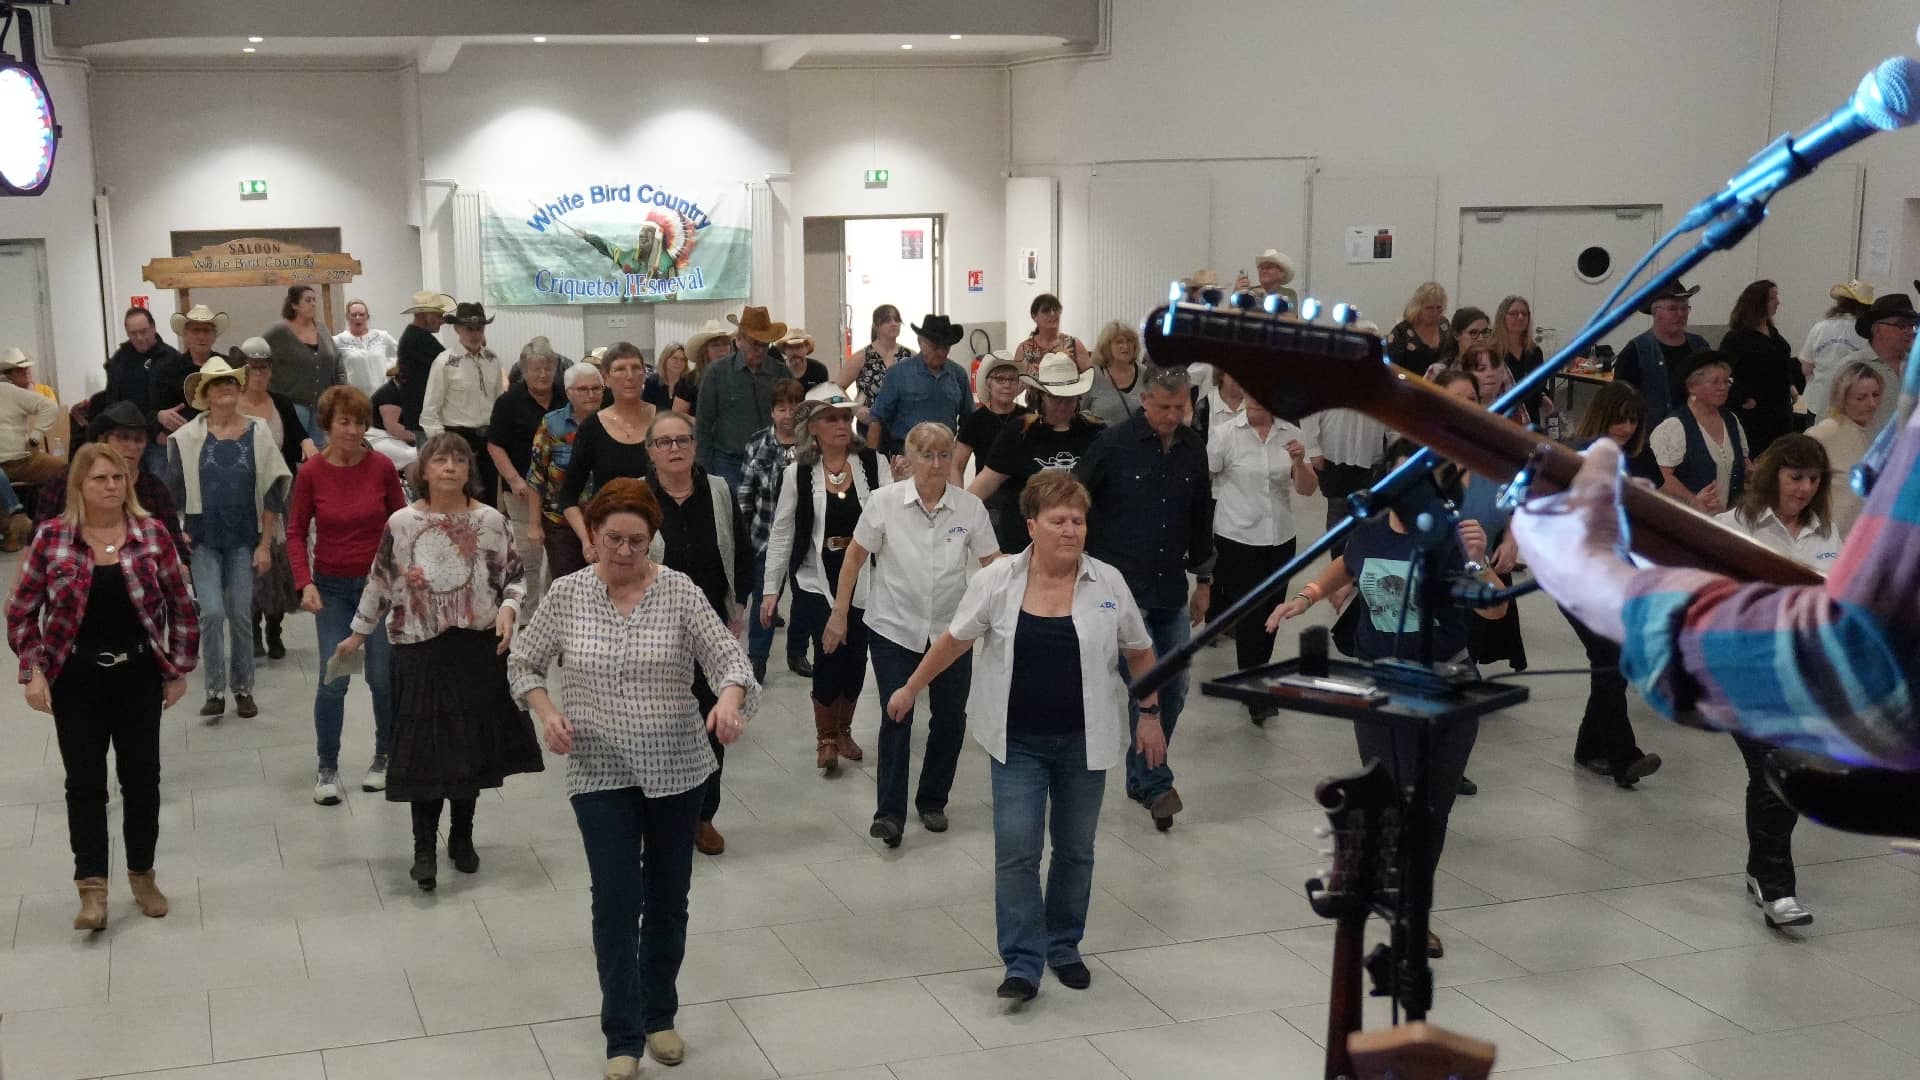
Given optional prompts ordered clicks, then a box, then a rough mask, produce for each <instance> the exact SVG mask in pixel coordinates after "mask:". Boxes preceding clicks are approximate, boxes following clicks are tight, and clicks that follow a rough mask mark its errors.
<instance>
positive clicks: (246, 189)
mask: <svg viewBox="0 0 1920 1080" xmlns="http://www.w3.org/2000/svg"><path fill="white" fill-rule="evenodd" d="M240 197H241V198H243V199H264V198H266V197H267V182H266V181H265V180H242V181H240Z"/></svg>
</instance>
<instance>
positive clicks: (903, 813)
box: [867, 634, 973, 822]
mask: <svg viewBox="0 0 1920 1080" xmlns="http://www.w3.org/2000/svg"><path fill="white" fill-rule="evenodd" d="M867 653H868V655H869V656H871V657H872V658H873V685H874V688H875V689H877V690H879V691H880V700H881V701H883V702H884V701H886V700H887V699H888V698H891V697H892V696H893V692H894V691H895V690H898V689H900V688H901V687H903V686H905V685H907V680H908V679H910V678H912V677H913V669H914V668H916V667H919V666H920V658H921V657H922V656H924V655H925V654H924V653H918V652H915V651H913V650H912V649H908V648H904V647H902V646H900V645H896V644H894V643H893V642H891V641H889V640H887V638H886V637H885V636H883V635H880V634H869V635H867ZM972 688H973V654H972V653H963V654H962V655H961V657H960V659H958V660H955V661H954V662H953V663H952V664H951V665H950V666H949V667H948V668H947V670H945V671H943V672H941V673H940V674H939V675H936V676H934V680H933V684H932V685H931V686H929V687H927V704H928V706H929V709H930V710H931V712H932V714H933V715H932V716H930V717H928V719H927V756H926V760H924V761H923V762H921V764H920V788H919V790H918V791H917V792H916V793H915V794H914V797H913V808H914V809H915V810H918V811H920V812H922V813H925V812H926V811H929V810H945V809H946V808H947V795H948V793H949V792H951V791H952V790H953V774H954V771H955V770H956V769H958V768H959V766H960V748H961V746H962V745H963V744H964V743H965V742H966V738H967V693H968V691H969V690H971V689H972ZM912 760H913V714H912V713H908V714H907V718H906V719H905V720H902V721H899V722H897V723H896V722H895V721H894V720H893V718H892V717H889V716H882V717H881V718H880V769H879V773H880V775H879V776H878V777H877V781H878V783H877V787H878V788H879V799H878V803H877V805H876V806H875V808H874V811H873V819H874V820H875V821H878V820H880V819H881V818H887V819H889V820H892V821H895V822H904V821H906V819H907V769H908V767H909V766H910V765H911V764H912Z"/></svg>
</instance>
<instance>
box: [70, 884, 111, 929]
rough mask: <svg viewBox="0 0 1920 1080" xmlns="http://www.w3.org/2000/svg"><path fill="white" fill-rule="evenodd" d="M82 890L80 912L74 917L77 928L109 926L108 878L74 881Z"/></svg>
mask: <svg viewBox="0 0 1920 1080" xmlns="http://www.w3.org/2000/svg"><path fill="white" fill-rule="evenodd" d="M74 885H75V886H76V887H77V888H79V890H80V914H78V915H75V916H74V917H73V928H74V929H75V930H105V929H106V928H107V879H106V878H103V877H90V878H81V879H79V880H78V881H75V882H74Z"/></svg>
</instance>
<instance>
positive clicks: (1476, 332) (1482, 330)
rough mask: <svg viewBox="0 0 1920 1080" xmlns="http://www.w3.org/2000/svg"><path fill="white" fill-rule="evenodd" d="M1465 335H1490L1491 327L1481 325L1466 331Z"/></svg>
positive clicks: (1491, 332) (1491, 333)
mask: <svg viewBox="0 0 1920 1080" xmlns="http://www.w3.org/2000/svg"><path fill="white" fill-rule="evenodd" d="M1467 336H1468V337H1492V336H1493V327H1491V326H1483V327H1481V328H1480V329H1478V330H1469V331H1467Z"/></svg>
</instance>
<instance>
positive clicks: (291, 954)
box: [112, 915, 307, 1000]
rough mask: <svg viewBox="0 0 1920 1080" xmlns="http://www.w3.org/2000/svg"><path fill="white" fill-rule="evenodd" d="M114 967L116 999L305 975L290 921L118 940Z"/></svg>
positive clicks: (193, 991)
mask: <svg viewBox="0 0 1920 1080" xmlns="http://www.w3.org/2000/svg"><path fill="white" fill-rule="evenodd" d="M167 917H168V918H172V917H173V916H172V915H168V916H167ZM112 970H113V997H114V999H115V1000H120V999H123V998H143V997H163V996H165V995H167V994H170V993H179V992H185V993H198V992H200V991H203V990H218V989H222V988H225V987H230V986H258V985H262V984H271V983H286V982H291V981H295V980H299V979H304V978H306V977H307V968H306V963H305V959H304V957H303V956H302V954H301V951H300V934H299V931H298V930H296V929H295V928H294V924H293V923H291V922H280V923H260V924H257V925H249V926H234V927H223V928H219V929H214V930H201V931H197V932H195V933H191V934H171V935H167V936H165V937H153V938H144V939H143V938H128V939H125V940H121V941H116V942H114V945H113V964H112Z"/></svg>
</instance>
